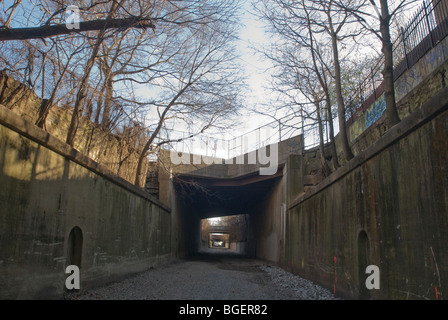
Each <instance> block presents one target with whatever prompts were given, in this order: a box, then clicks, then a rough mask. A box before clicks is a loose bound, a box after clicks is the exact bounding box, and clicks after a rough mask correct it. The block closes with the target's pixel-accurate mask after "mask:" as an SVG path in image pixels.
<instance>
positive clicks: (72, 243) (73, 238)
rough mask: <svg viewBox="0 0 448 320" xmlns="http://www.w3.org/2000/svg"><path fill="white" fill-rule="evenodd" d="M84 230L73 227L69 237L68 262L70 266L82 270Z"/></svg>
mask: <svg viewBox="0 0 448 320" xmlns="http://www.w3.org/2000/svg"><path fill="white" fill-rule="evenodd" d="M82 242H83V237H82V230H81V228H79V227H73V228H72V230H70V234H69V236H68V246H67V262H68V265H76V266H78V268H81V257H82Z"/></svg>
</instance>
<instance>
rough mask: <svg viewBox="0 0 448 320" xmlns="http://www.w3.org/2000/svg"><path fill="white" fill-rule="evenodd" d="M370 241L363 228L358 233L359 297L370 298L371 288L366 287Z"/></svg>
mask: <svg viewBox="0 0 448 320" xmlns="http://www.w3.org/2000/svg"><path fill="white" fill-rule="evenodd" d="M369 257H370V243H369V237H368V236H367V233H366V232H365V231H364V230H362V231H361V232H360V233H359V235H358V276H359V299H369V298H370V290H368V289H367V287H366V268H367V266H368V265H369V264H370V263H369V260H370V258H369Z"/></svg>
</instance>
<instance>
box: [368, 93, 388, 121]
mask: <svg viewBox="0 0 448 320" xmlns="http://www.w3.org/2000/svg"><path fill="white" fill-rule="evenodd" d="M384 111H386V99H385V98H384V94H382V95H381V97H379V98H378V99H377V100H376V101H375V102H374V103H373V105H372V106H370V107H369V109H367V112H366V127H365V129H367V128H368V127H370V126H371V125H372V124H373V123H375V122H376V121H377V120H378V119H379V118H381V116H382V115H383V114H384Z"/></svg>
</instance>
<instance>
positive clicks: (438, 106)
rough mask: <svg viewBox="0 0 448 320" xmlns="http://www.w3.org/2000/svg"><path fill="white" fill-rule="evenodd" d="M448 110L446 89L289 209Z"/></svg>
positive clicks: (447, 88)
mask: <svg viewBox="0 0 448 320" xmlns="http://www.w3.org/2000/svg"><path fill="white" fill-rule="evenodd" d="M446 110H448V87H445V88H443V89H442V90H440V91H439V92H437V93H436V94H435V95H434V96H433V97H432V98H431V99H429V100H428V101H427V102H426V103H424V104H423V105H422V107H421V108H419V109H417V110H416V111H414V112H413V113H412V114H410V115H409V116H408V117H406V118H405V119H403V120H401V121H400V123H398V124H397V125H395V126H394V127H392V128H390V129H389V130H388V131H387V132H386V133H385V134H384V135H383V136H382V137H381V138H380V139H379V140H378V141H377V142H375V143H374V144H373V145H371V146H370V147H368V148H367V149H366V150H364V151H363V152H361V153H360V154H359V155H357V156H355V157H354V158H353V159H352V160H350V161H349V162H347V163H346V164H345V165H344V166H342V167H341V168H339V169H338V170H337V171H335V172H333V173H332V174H331V175H330V176H328V177H327V178H325V179H324V180H323V181H322V182H321V183H319V184H318V185H316V186H314V187H312V188H311V189H310V190H308V191H307V192H305V193H302V194H300V195H299V196H297V197H296V198H295V199H294V200H293V201H292V202H291V203H290V204H289V209H292V208H294V207H296V206H297V205H299V204H301V203H302V202H304V201H305V200H307V199H309V198H311V197H313V196H314V195H315V194H317V193H319V192H321V191H322V190H324V189H325V188H328V187H329V186H331V185H332V184H333V183H335V182H336V181H338V180H340V179H341V178H343V177H344V176H345V175H347V174H348V173H349V172H351V171H352V170H354V169H356V168H357V167H359V166H361V165H362V164H363V163H365V162H366V161H368V160H369V159H371V158H373V157H375V156H376V155H377V154H379V153H380V152H382V151H383V150H385V149H386V148H387V147H388V146H390V145H392V144H394V143H396V142H397V141H398V140H400V139H402V138H404V137H405V136H407V135H408V134H410V133H411V132H413V131H415V130H416V129H417V128H419V127H421V126H422V125H424V124H425V123H427V122H428V121H430V120H431V119H433V118H435V117H436V116H437V115H439V114H440V113H442V112H443V111H446Z"/></svg>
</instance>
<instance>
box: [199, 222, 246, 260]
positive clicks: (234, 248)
mask: <svg viewBox="0 0 448 320" xmlns="http://www.w3.org/2000/svg"><path fill="white" fill-rule="evenodd" d="M248 224H249V217H248V215H247V214H241V215H232V216H224V217H214V218H206V219H202V220H201V242H200V247H199V250H198V252H199V253H211V254H213V253H227V254H236V255H246V254H247V242H248V238H247V234H248Z"/></svg>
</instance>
